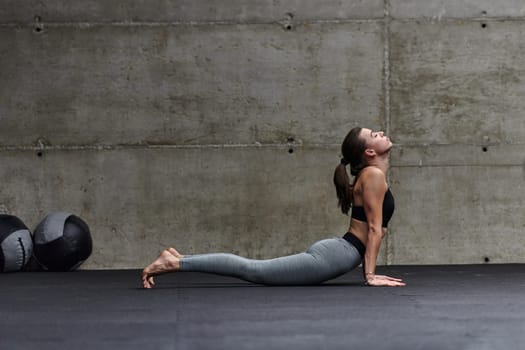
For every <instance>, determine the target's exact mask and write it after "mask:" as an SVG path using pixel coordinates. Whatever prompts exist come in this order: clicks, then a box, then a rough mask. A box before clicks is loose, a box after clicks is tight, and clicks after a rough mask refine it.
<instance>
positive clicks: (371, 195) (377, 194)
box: [362, 167, 404, 286]
mask: <svg viewBox="0 0 525 350" xmlns="http://www.w3.org/2000/svg"><path fill="white" fill-rule="evenodd" d="M363 175H365V177H363V178H362V184H363V185H362V186H363V206H364V209H365V214H366V219H367V221H368V242H367V245H366V252H365V258H364V265H363V266H364V269H365V270H364V273H365V280H366V282H367V284H369V285H375V286H398V285H404V283H402V282H401V280H399V279H396V278H391V277H388V276H378V275H376V274H375V270H376V264H377V256H378V255H379V248H380V246H381V240H382V239H383V228H382V224H383V200H384V198H385V193H386V191H387V190H388V185H387V183H386V178H385V174H384V173H383V172H382V171H381V170H380V169H378V168H375V167H370V168H368V169H367V171H366V173H365V174H362V176H363Z"/></svg>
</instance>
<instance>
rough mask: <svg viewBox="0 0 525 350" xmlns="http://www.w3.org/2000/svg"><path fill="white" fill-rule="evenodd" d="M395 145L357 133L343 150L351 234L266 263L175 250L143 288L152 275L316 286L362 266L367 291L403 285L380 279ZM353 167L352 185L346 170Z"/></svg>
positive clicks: (343, 196) (338, 174) (343, 204)
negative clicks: (202, 275) (196, 275)
mask: <svg viewBox="0 0 525 350" xmlns="http://www.w3.org/2000/svg"><path fill="white" fill-rule="evenodd" d="M391 148H392V142H391V141H390V139H389V138H388V137H386V136H385V135H384V133H383V132H382V131H379V132H375V131H372V130H370V129H366V128H359V127H358V128H354V129H352V130H350V132H349V133H348V135H346V137H345V139H344V141H343V144H342V146H341V152H342V154H343V158H342V159H341V162H340V164H339V165H338V166H337V168H336V169H335V174H334V184H335V188H336V193H337V198H338V200H339V207H340V208H341V211H342V212H343V213H344V214H346V215H348V212H349V210H350V208H352V215H351V219H350V226H349V228H348V232H347V233H346V234H345V235H344V236H343V237H342V238H340V237H335V238H329V239H324V240H321V241H318V242H316V243H314V244H313V245H312V246H311V247H310V248H308V250H307V251H306V252H304V253H300V254H295V255H289V256H283V257H279V258H274V259H267V260H253V259H246V258H243V257H240V256H237V255H233V254H225V253H212V254H198V255H182V254H180V253H179V252H178V251H176V250H175V249H174V248H168V249H166V250H164V251H163V252H161V253H160V255H159V256H158V258H157V259H156V260H155V261H153V262H152V263H151V264H150V265H149V266H147V267H146V268H145V269H144V271H143V272H142V284H143V286H144V288H151V287H152V285H154V284H155V283H154V276H157V275H160V274H164V273H168V272H175V271H194V272H207V273H214V274H219V275H226V276H233V277H237V278H241V279H244V280H246V281H249V282H253V283H259V284H265V285H312V284H319V283H322V282H324V281H327V280H330V279H333V278H336V277H338V276H340V275H342V274H344V273H346V272H349V271H351V270H353V269H354V268H356V267H357V266H359V265H360V264H362V266H363V277H364V278H365V282H366V284H367V285H369V286H404V285H405V283H403V281H402V280H401V279H399V278H393V277H389V276H383V275H376V273H375V271H376V263H377V256H378V253H379V247H380V245H381V240H382V238H383V236H384V235H385V234H386V232H387V225H388V221H389V220H390V218H391V217H392V214H393V212H394V197H393V196H392V193H391V192H390V189H389V188H388V184H387V182H386V172H387V169H388V159H389V154H390V150H391ZM347 166H349V167H350V172H351V175H353V176H354V177H355V178H354V181H353V183H352V184H351V183H350V178H349V176H348V173H347V171H346V167H347Z"/></svg>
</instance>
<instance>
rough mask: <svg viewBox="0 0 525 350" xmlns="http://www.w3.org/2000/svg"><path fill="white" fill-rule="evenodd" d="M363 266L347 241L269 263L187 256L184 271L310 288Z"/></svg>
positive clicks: (218, 256) (335, 240) (326, 243)
mask: <svg viewBox="0 0 525 350" xmlns="http://www.w3.org/2000/svg"><path fill="white" fill-rule="evenodd" d="M360 263H361V256H360V255H359V252H358V250H357V249H356V248H355V247H354V246H353V245H352V244H350V243H349V242H348V241H346V240H344V239H343V238H329V239H323V240H321V241H318V242H315V243H314V244H313V245H312V246H311V247H310V248H308V250H307V251H306V252H304V253H300V254H295V255H289V256H283V257H280V258H275V259H268V260H253V259H246V258H243V257H240V256H237V255H234V254H224V253H213V254H198V255H186V256H184V258H182V259H180V271H193V272H207V273H214V274H219V275H226V276H232V277H237V278H241V279H243V280H246V281H249V282H253V283H259V284H266V285H308V284H319V283H321V282H324V281H327V280H330V279H333V278H336V277H337V276H340V275H342V274H344V273H346V272H348V271H350V270H352V269H354V268H355V267H357V266H358V265H359V264H360Z"/></svg>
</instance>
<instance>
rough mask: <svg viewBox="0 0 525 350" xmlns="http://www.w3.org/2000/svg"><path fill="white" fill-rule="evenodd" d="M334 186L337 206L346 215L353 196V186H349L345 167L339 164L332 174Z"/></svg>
mask: <svg viewBox="0 0 525 350" xmlns="http://www.w3.org/2000/svg"><path fill="white" fill-rule="evenodd" d="M334 185H335V191H336V193H337V200H338V203H337V206H338V207H340V208H341V211H342V212H343V214H345V215H348V211H349V210H350V207H351V206H352V203H353V200H354V195H353V189H354V185H351V184H350V178H349V177H348V173H347V172H346V166H345V165H344V164H343V162H341V163H340V164H339V165H338V166H337V167H336V168H335V172H334Z"/></svg>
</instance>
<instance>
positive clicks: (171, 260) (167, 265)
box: [142, 248, 180, 289]
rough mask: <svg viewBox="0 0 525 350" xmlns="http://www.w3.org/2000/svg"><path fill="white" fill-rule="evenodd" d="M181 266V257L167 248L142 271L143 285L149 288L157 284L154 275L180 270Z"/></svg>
mask: <svg viewBox="0 0 525 350" xmlns="http://www.w3.org/2000/svg"><path fill="white" fill-rule="evenodd" d="M171 249H173V248H171ZM173 250H175V249H173ZM175 252H176V250H175ZM179 255H180V254H179ZM179 268H180V264H179V258H178V257H177V256H175V255H174V254H172V253H171V252H169V251H168V249H166V250H164V251H162V252H161V253H160V255H159V256H158V258H157V259H156V260H155V261H154V262H152V263H151V264H150V265H148V266H147V267H146V268H145V269H144V271H142V285H143V286H144V288H148V289H149V288H151V287H152V286H153V285H154V284H155V281H154V280H153V277H154V276H158V275H161V274H163V273H167V272H173V271H178V270H179Z"/></svg>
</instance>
